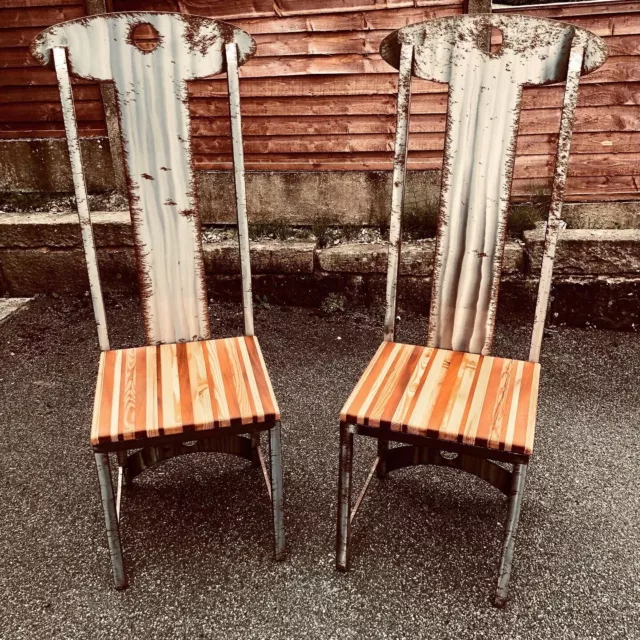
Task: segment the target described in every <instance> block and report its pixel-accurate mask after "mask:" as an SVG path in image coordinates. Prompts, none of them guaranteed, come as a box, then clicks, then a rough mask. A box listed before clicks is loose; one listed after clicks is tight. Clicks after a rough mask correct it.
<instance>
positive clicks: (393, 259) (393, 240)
mask: <svg viewBox="0 0 640 640" xmlns="http://www.w3.org/2000/svg"><path fill="white" fill-rule="evenodd" d="M412 61H413V47H412V46H411V45H408V44H407V45H404V44H403V45H402V50H401V52H400V74H399V77H398V119H397V124H396V142H395V149H394V155H393V183H392V187H391V217H390V220H389V258H388V263H387V294H386V311H385V317H384V339H385V340H387V341H393V340H394V338H395V332H396V298H397V289H398V264H399V262H400V248H401V243H402V207H403V204H404V191H405V181H406V174H407V172H406V165H407V151H408V148H409V147H408V139H409V113H410V111H411V65H412Z"/></svg>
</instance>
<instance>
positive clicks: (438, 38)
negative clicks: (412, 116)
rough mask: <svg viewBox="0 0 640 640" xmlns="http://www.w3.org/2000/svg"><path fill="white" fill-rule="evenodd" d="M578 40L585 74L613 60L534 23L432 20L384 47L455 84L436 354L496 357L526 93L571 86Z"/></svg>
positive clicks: (434, 328) (575, 35)
mask: <svg viewBox="0 0 640 640" xmlns="http://www.w3.org/2000/svg"><path fill="white" fill-rule="evenodd" d="M491 29H497V30H498V31H500V32H501V34H502V44H501V47H500V48H499V50H497V51H491V50H487V46H486V44H485V43H486V42H487V41H488V38H487V35H488V34H489V33H490V31H491ZM574 40H577V41H578V42H579V43H580V44H581V46H582V48H583V50H584V58H583V63H582V73H589V72H590V71H593V70H594V69H596V68H598V67H599V66H600V65H601V64H602V63H603V62H604V61H605V59H606V55H607V49H606V45H605V44H604V42H603V41H602V40H601V39H600V38H598V37H596V36H595V35H593V34H591V33H589V32H588V31H585V30H583V29H577V28H575V27H573V26H572V25H568V24H564V23H560V22H556V21H552V20H544V19H536V18H529V17H526V16H507V15H499V16H498V15H481V16H464V17H454V18H443V19H439V20H432V21H428V22H423V23H420V24H416V25H411V26H408V27H405V28H403V29H400V30H398V31H396V32H394V33H392V34H391V35H389V36H388V37H387V38H386V39H385V40H384V41H383V43H382V45H381V48H380V52H381V55H382V56H383V58H384V59H385V60H386V61H387V62H389V63H390V64H391V65H393V66H395V67H396V68H399V67H400V49H401V48H402V49H404V48H406V47H407V46H412V47H413V49H414V64H413V75H415V76H417V77H419V78H423V79H427V80H432V81H435V82H443V83H448V84H449V98H448V101H449V107H448V114H447V130H446V141H445V158H444V164H443V172H442V188H441V200H440V214H439V224H438V239H437V247H436V260H435V268H434V285H433V292H432V299H431V311H430V321H429V332H428V339H427V344H428V345H429V346H437V347H442V348H447V349H454V350H457V351H467V352H474V353H483V354H488V353H489V352H490V350H491V344H492V339H493V330H494V324H495V312H496V305H497V296H498V285H499V277H500V268H501V264H502V256H503V250H504V241H505V234H506V217H507V212H508V205H509V197H510V192H511V179H512V175H513V164H514V157H515V142H516V134H517V131H518V119H519V113H520V100H521V97H522V88H523V87H524V86H525V85H542V84H548V83H552V82H560V81H563V80H565V79H566V77H567V68H568V60H569V53H570V50H571V47H572V42H573V41H574Z"/></svg>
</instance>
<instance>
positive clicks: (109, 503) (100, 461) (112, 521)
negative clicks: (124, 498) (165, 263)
mask: <svg viewBox="0 0 640 640" xmlns="http://www.w3.org/2000/svg"><path fill="white" fill-rule="evenodd" d="M95 459H96V468H97V470H98V482H99V483H100V495H101V497H102V507H103V509H104V521H105V525H106V529H107V542H108V543H109V554H110V555H111V566H112V567H113V581H114V583H115V587H116V589H126V588H127V586H128V582H127V574H126V571H125V568H124V560H123V559H122V545H121V543H120V530H119V528H118V516H117V514H116V505H115V501H114V497H113V486H112V484H111V469H110V467H109V455H108V454H106V453H96V454H95Z"/></svg>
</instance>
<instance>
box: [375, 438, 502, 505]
mask: <svg viewBox="0 0 640 640" xmlns="http://www.w3.org/2000/svg"><path fill="white" fill-rule="evenodd" d="M453 455H454V456H455V457H452V458H449V457H445V456H443V455H442V452H441V450H440V449H437V448H432V447H416V446H405V447H395V448H394V449H391V450H390V451H389V453H388V457H387V471H388V472H391V471H395V470H396V469H404V468H405V467H410V466H414V465H435V466H440V467H449V468H450V469H459V470H460V471H466V472H467V473H471V474H472V475H474V476H477V477H478V478H482V480H485V481H486V482H488V483H489V484H490V485H492V486H494V487H495V488H496V489H498V490H499V491H502V493H504V494H505V495H509V491H510V489H511V473H510V472H509V471H508V470H507V469H505V468H504V467H501V466H500V465H498V464H496V463H495V462H492V461H491V460H487V459H486V458H477V457H475V456H468V455H465V454H463V453H458V454H453Z"/></svg>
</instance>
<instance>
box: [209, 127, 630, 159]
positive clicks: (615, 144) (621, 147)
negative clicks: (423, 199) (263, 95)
mask: <svg viewBox="0 0 640 640" xmlns="http://www.w3.org/2000/svg"><path fill="white" fill-rule="evenodd" d="M556 145H557V135H553V134H536V135H528V136H527V135H521V136H519V137H518V140H517V153H518V154H519V155H553V154H554V153H555V149H556ZM393 146H394V137H393V136H392V135H387V136H381V135H378V134H359V135H317V136H302V137H300V138H298V137H292V136H246V137H245V139H244V149H245V152H246V153H251V154H274V153H275V154H277V153H303V154H304V153H306V154H314V153H347V154H351V153H369V152H387V153H391V152H392V151H393ZM198 149H199V151H200V152H201V153H206V154H208V155H214V154H222V155H224V154H230V153H231V152H232V149H231V139H230V138H229V137H209V138H202V139H199V141H198ZM443 149H444V135H443V134H440V133H416V134H414V135H412V136H410V138H409V150H410V151H440V152H441V151H442V150H443ZM639 149H640V132H634V133H576V134H574V136H573V142H572V145H571V151H572V153H573V154H602V153H607V154H609V153H616V154H617V153H634V152H637V151H638V150H639Z"/></svg>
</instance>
